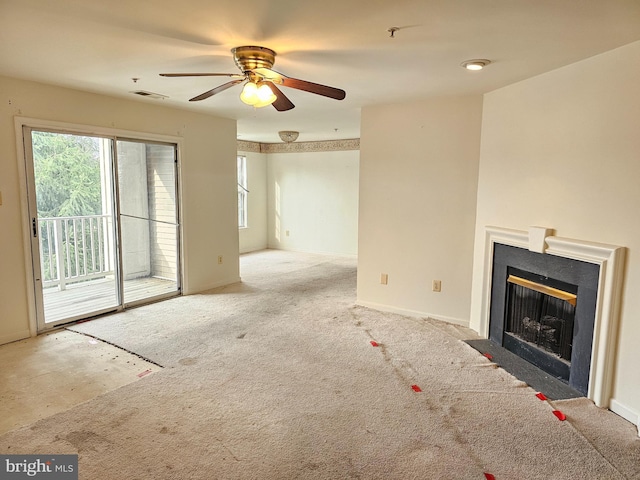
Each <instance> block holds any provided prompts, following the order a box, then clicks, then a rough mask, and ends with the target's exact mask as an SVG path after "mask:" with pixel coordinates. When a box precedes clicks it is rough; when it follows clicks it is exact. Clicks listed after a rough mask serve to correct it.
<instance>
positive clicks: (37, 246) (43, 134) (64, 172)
mask: <svg viewBox="0 0 640 480" xmlns="http://www.w3.org/2000/svg"><path fill="white" fill-rule="evenodd" d="M23 133H24V146H25V161H26V169H25V171H26V173H27V175H26V176H27V190H28V205H29V214H30V222H31V247H32V248H31V250H32V260H33V262H32V263H33V266H34V275H33V278H34V293H35V295H34V296H35V302H36V317H37V324H38V329H39V330H40V331H42V330H47V329H50V328H52V327H54V326H56V325H59V324H62V323H68V322H72V321H75V320H80V319H84V318H89V317H92V316H95V315H100V314H102V313H106V312H109V311H116V310H120V309H122V308H125V307H126V306H128V305H134V304H139V303H143V302H148V301H151V300H157V299H159V298H162V297H165V296H172V295H176V294H178V293H179V292H180V275H179V272H180V258H179V251H180V250H179V238H180V236H179V222H178V213H177V212H178V208H177V199H178V196H177V191H178V189H177V175H176V166H177V157H176V155H177V149H176V145H174V144H164V143H153V142H145V141H138V140H130V139H126V140H124V139H118V138H116V137H101V136H94V135H83V134H80V133H78V134H76V133H70V132H57V131H46V130H36V129H32V128H29V127H24V131H23Z"/></svg>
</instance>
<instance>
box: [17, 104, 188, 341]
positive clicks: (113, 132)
mask: <svg viewBox="0 0 640 480" xmlns="http://www.w3.org/2000/svg"><path fill="white" fill-rule="evenodd" d="M14 125H15V135H16V161H17V164H18V174H19V178H20V201H21V205H20V207H21V213H22V215H21V216H22V237H23V251H24V261H25V270H24V271H25V277H26V278H25V286H26V291H27V299H28V305H27V311H28V315H29V333H30V334H31V336H36V335H38V333H42V332H43V331H44V330H39V329H38V320H37V319H38V318H39V315H43V313H44V312H43V306H42V304H41V297H38V296H37V295H36V293H35V290H34V286H35V285H36V277H35V274H34V272H37V271H39V269H40V265H35V260H36V259H34V256H33V255H32V248H31V246H32V241H33V240H32V239H33V234H32V225H31V217H30V214H31V211H32V209H33V208H34V207H35V206H34V205H30V203H29V202H30V201H31V199H32V198H33V199H35V192H31V189H32V188H33V185H30V184H29V178H33V176H31V177H30V173H32V172H29V167H28V159H27V156H26V155H25V148H29V149H31V139H30V138H25V136H24V133H23V132H24V130H25V127H26V128H27V129H31V130H45V131H55V132H57V133H68V134H76V135H89V136H96V137H105V138H110V139H113V141H114V145H113V154H114V156H115V155H117V149H116V145H115V142H116V141H117V140H126V141H131V140H134V141H139V142H145V141H147V142H150V143H160V144H171V145H175V149H176V151H175V155H176V158H175V160H176V162H175V173H176V178H175V181H176V184H177V185H176V196H177V199H178V202H177V203H178V205H177V208H176V217H177V218H176V220H177V231H178V232H177V233H178V234H177V242H178V245H177V251H178V265H177V268H178V279H177V280H178V287H179V288H178V291H177V292H176V295H180V294H182V288H181V286H182V283H183V278H184V271H183V269H184V261H183V258H184V250H183V229H182V222H181V219H182V201H181V198H182V191H181V188H182V187H181V185H182V181H181V168H180V166H181V151H182V142H183V139H182V138H181V137H176V136H171V135H160V134H150V133H147V132H138V131H132V130H122V129H116V128H109V127H100V126H92V125H81V124H74V123H66V122H57V121H51V120H42V119H37V118H29V117H15V118H14ZM27 144H28V146H27ZM113 160H114V162H115V161H116V159H115V158H114V159H113ZM116 165H117V163H116ZM32 167H33V166H31V168H32ZM114 170H115V169H114ZM113 174H114V172H112V175H113ZM114 180H115V181H117V177H115V178H114ZM115 186H116V188H117V183H116V184H115ZM118 208H119V207H118V206H117V205H116V211H115V212H116V213H119V211H118ZM116 232H117V237H118V240H117V241H118V244H120V233H119V228H116ZM118 248H119V247H118ZM119 262H121V260H119ZM119 283H120V288H122V287H121V285H122V282H119ZM121 293H122V292H121ZM171 296H173V295H171ZM39 298H40V303H39ZM126 306H127V305H125V304H124V302H121V305H120V306H119V307H118V309H117V310H122V309H123V308H124V307H126ZM41 318H43V317H41ZM53 328H56V327H53Z"/></svg>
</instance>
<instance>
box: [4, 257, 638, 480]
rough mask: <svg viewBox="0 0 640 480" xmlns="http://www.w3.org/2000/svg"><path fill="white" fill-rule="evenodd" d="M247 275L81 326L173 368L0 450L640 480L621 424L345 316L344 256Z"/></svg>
mask: <svg viewBox="0 0 640 480" xmlns="http://www.w3.org/2000/svg"><path fill="white" fill-rule="evenodd" d="M241 273H242V277H243V283H242V284H237V285H232V286H229V287H225V288H222V289H218V290H214V291H212V292H207V293H205V294H201V295H193V296H189V297H180V298H176V299H173V300H169V301H166V302H162V303H157V304H153V305H148V306H145V307H140V308H137V309H133V310H130V311H127V312H124V313H121V314H117V315H112V316H109V317H105V318H102V319H99V320H95V321H92V322H88V323H84V324H81V325H78V326H76V327H73V329H74V330H76V331H81V332H83V333H88V334H90V335H94V336H96V337H98V338H103V339H105V340H106V341H108V342H111V343H113V344H116V345H119V346H121V347H123V348H125V349H127V350H130V351H133V352H135V353H137V354H139V355H141V356H143V357H146V358H149V359H150V360H152V361H154V362H157V363H158V364H160V365H163V366H164V367H165V368H164V369H163V370H161V371H159V372H157V373H155V374H154V375H152V376H149V377H146V378H143V379H142V380H140V381H138V382H135V383H132V384H130V385H127V386H124V387H122V388H120V389H118V390H115V391H112V392H109V393H107V394H105V395H102V396H100V397H98V398H95V399H93V400H91V401H89V402H87V403H84V404H82V405H80V406H77V407H75V408H72V409H70V410H68V411H66V412H63V413H60V414H57V415H54V416H52V417H49V418H46V419H43V420H41V421H39V422H37V423H34V424H33V425H30V426H29V427H26V428H23V429H20V430H15V431H13V432H9V433H7V434H5V435H3V436H0V452H2V453H59V454H60V453H79V455H80V462H79V468H80V478H82V479H101V480H102V479H105V480H109V479H123V478H126V479H140V480H142V479H180V480H184V479H203V480H204V479H207V480H211V479H225V480H226V479H347V478H360V479H413V478H415V479H423V478H438V479H484V478H485V473H489V474H492V475H494V476H495V478H496V479H498V480H500V479H578V478H579V479H583V478H584V479H640V462H639V461H638V459H639V458H640V440H639V439H638V437H637V433H636V431H635V429H634V428H633V427H632V426H631V425H630V424H628V423H627V422H625V421H622V420H620V419H618V418H617V417H616V416H615V415H613V414H612V413H610V412H606V411H602V410H600V409H597V408H596V407H594V406H593V404H591V403H590V402H588V401H586V400H578V401H564V402H558V405H551V404H550V403H548V402H543V401H540V400H538V399H537V398H536V397H535V392H534V391H533V390H531V389H530V388H529V387H528V386H526V385H525V384H523V383H522V382H520V381H518V380H516V379H515V378H514V377H512V376H511V375H509V374H507V373H506V372H505V371H504V370H502V369H499V368H497V367H496V366H495V365H494V364H492V363H491V362H490V361H489V360H488V359H486V358H485V357H483V356H482V355H480V354H479V353H478V352H477V351H475V350H474V349H472V348H471V347H470V346H468V345H467V344H465V343H464V342H462V341H461V340H460V339H462V338H468V337H470V336H473V333H472V332H470V331H469V330H466V329H463V328H461V327H456V326H452V325H447V324H443V323H440V322H437V321H435V320H431V319H414V318H407V317H403V316H400V315H392V314H386V313H381V312H377V311H373V310H369V309H365V308H362V307H357V306H354V301H355V273H356V270H355V260H354V259H348V258H336V257H324V256H317V255H304V254H295V253H290V252H278V251H266V252H261V253H257V254H250V255H246V256H243V258H242V272H241ZM371 341H375V342H378V345H379V346H377V347H375V346H373V345H372V344H371V343H370V342H371ZM414 385H415V386H418V387H419V388H420V389H421V390H422V391H421V392H416V391H414V390H413V389H412V386H414ZM554 408H560V409H562V410H565V411H566V412H567V417H568V419H567V421H564V422H562V421H559V420H558V419H557V418H556V417H555V416H554V415H553V413H552V412H553V410H554ZM602 431H606V433H604V432H602Z"/></svg>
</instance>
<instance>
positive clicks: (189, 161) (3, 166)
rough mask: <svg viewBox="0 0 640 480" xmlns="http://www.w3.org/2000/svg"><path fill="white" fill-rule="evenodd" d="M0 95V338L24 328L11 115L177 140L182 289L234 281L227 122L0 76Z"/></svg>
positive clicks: (232, 166) (232, 142)
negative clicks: (179, 174)
mask: <svg viewBox="0 0 640 480" xmlns="http://www.w3.org/2000/svg"><path fill="white" fill-rule="evenodd" d="M0 92H1V93H0V97H1V98H0V100H1V101H0V192H1V195H2V205H0V343H5V342H9V341H13V340H17V339H20V338H24V337H26V336H28V335H29V333H30V332H29V315H30V313H29V312H30V302H29V300H28V295H27V289H28V288H30V285H28V284H27V267H26V264H25V238H24V237H25V236H28V230H27V229H26V228H25V223H23V216H24V215H26V214H25V212H24V211H23V210H22V208H21V202H22V198H21V181H20V176H19V171H18V168H19V165H18V162H17V150H16V136H15V132H14V130H15V129H14V117H15V116H24V117H30V118H37V119H41V120H51V121H59V122H69V123H74V124H82V125H93V126H97V127H101V128H116V129H121V130H128V131H136V132H149V133H152V134H160V135H172V136H177V137H181V138H182V142H181V143H182V151H181V180H182V213H183V217H182V222H183V237H184V242H183V249H184V260H185V264H184V280H185V283H184V289H185V292H186V293H194V292H197V291H201V290H205V289H208V288H212V287H215V286H218V285H224V284H227V283H232V282H235V281H237V280H238V279H239V271H238V270H239V269H238V229H237V219H236V204H237V187H236V124H235V121H233V120H227V119H221V118H216V117H213V116H208V115H202V114H195V113H191V112H187V111H184V110H178V109H170V108H165V107H162V106H159V105H158V104H153V103H150V102H148V101H130V100H124V99H120V98H111V97H106V96H101V95H95V94H91V93H85V92H79V91H74V90H68V89H64V88H59V87H54V86H49V85H43V84H36V83H31V82H26V81H22V80H17V79H11V78H6V77H0ZM218 255H223V256H224V259H225V260H224V263H223V264H222V265H218V264H217V257H218Z"/></svg>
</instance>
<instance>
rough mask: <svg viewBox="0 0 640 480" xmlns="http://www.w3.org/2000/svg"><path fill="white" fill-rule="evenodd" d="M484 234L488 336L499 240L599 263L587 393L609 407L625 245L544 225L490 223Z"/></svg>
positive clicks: (483, 326) (483, 330) (483, 328)
mask: <svg viewBox="0 0 640 480" xmlns="http://www.w3.org/2000/svg"><path fill="white" fill-rule="evenodd" d="M485 235H486V238H485V252H484V271H483V279H482V311H481V315H480V331H479V333H480V335H481V336H483V337H485V338H489V311H490V307H491V277H492V273H493V272H492V269H493V249H494V245H495V244H496V243H498V244H503V245H510V246H513V247H520V248H525V249H528V250H531V251H534V252H538V253H543V254H548V255H556V256H559V257H566V258H571V259H574V260H581V261H583V262H588V263H595V264H596V265H599V266H600V276H599V279H598V297H597V302H596V318H595V323H594V331H593V348H592V352H591V368H590V372H589V389H588V393H587V397H588V398H590V399H591V400H593V402H594V403H595V404H596V405H597V406H599V407H605V408H608V407H609V402H610V400H611V391H612V382H613V371H614V363H615V354H616V337H617V332H618V320H619V316H620V312H619V310H620V299H621V293H622V278H623V273H624V256H625V251H626V249H625V248H624V247H620V246H616V245H606V244H602V243H594V242H587V241H583V240H574V239H569V238H561V237H556V236H554V235H553V230H552V229H550V228H544V227H530V228H529V230H528V231H524V230H513V229H509V228H500V227H491V226H489V227H486V228H485Z"/></svg>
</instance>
